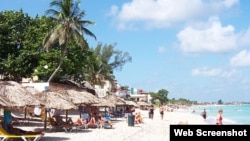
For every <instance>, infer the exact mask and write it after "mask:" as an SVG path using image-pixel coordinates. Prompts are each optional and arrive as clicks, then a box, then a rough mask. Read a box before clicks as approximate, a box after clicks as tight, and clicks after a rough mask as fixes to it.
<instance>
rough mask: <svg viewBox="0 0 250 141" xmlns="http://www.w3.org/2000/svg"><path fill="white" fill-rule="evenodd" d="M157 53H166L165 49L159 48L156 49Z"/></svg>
mask: <svg viewBox="0 0 250 141" xmlns="http://www.w3.org/2000/svg"><path fill="white" fill-rule="evenodd" d="M158 52H159V53H165V52H166V47H164V46H160V47H159V48H158Z"/></svg>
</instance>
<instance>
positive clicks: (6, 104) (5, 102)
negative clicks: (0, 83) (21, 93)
mask: <svg viewBox="0 0 250 141" xmlns="http://www.w3.org/2000/svg"><path fill="white" fill-rule="evenodd" d="M0 106H2V107H11V106H13V105H11V103H10V101H9V100H8V99H7V98H6V97H5V96H3V95H1V94H0Z"/></svg>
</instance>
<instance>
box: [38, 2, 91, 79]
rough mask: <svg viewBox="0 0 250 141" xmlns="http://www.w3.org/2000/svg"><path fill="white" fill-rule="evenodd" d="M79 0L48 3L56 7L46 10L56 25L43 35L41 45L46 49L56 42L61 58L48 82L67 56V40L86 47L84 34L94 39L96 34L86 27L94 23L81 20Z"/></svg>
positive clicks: (82, 12)
mask: <svg viewBox="0 0 250 141" xmlns="http://www.w3.org/2000/svg"><path fill="white" fill-rule="evenodd" d="M80 3H81V2H80V0H77V1H76V2H74V0H54V1H52V2H51V3H50V7H56V8H58V10H59V11H57V10H56V9H49V10H47V11H46V14H47V15H50V17H51V18H52V19H53V20H56V21H57V23H58V24H57V25H56V26H55V27H54V28H53V29H52V30H51V31H50V32H49V33H48V34H47V35H46V36H45V38H44V40H43V47H44V48H45V49H46V50H47V51H48V50H49V48H51V47H53V45H55V44H56V43H58V44H59V46H60V48H61V58H60V61H59V64H58V67H57V68H56V69H55V71H54V72H53V73H52V75H51V76H50V78H49V79H48V82H50V81H51V80H52V79H53V77H54V76H55V74H56V73H57V72H58V71H59V69H60V68H61V65H62V64H63V60H64V57H65V56H67V50H68V49H67V48H68V43H69V41H74V42H75V43H76V44H77V45H78V46H79V47H81V48H85V47H87V46H88V45H87V42H86V40H85V39H84V34H87V35H89V36H91V37H93V38H95V39H96V36H95V35H94V34H93V33H92V32H91V31H90V30H88V29H87V28H85V26H86V25H90V24H94V22H92V21H89V20H82V18H83V17H84V16H85V12H84V11H81V10H80V8H79V4H80Z"/></svg>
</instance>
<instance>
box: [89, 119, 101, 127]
mask: <svg viewBox="0 0 250 141" xmlns="http://www.w3.org/2000/svg"><path fill="white" fill-rule="evenodd" d="M99 127H100V126H99V124H98V123H97V122H96V120H95V117H91V119H90V120H89V122H88V123H87V128H99Z"/></svg>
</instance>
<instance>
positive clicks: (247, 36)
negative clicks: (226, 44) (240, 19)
mask: <svg viewBox="0 0 250 141" xmlns="http://www.w3.org/2000/svg"><path fill="white" fill-rule="evenodd" d="M240 43H241V44H242V45H250V28H248V29H247V30H246V31H244V32H243V33H242V37H241V39H240Z"/></svg>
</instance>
